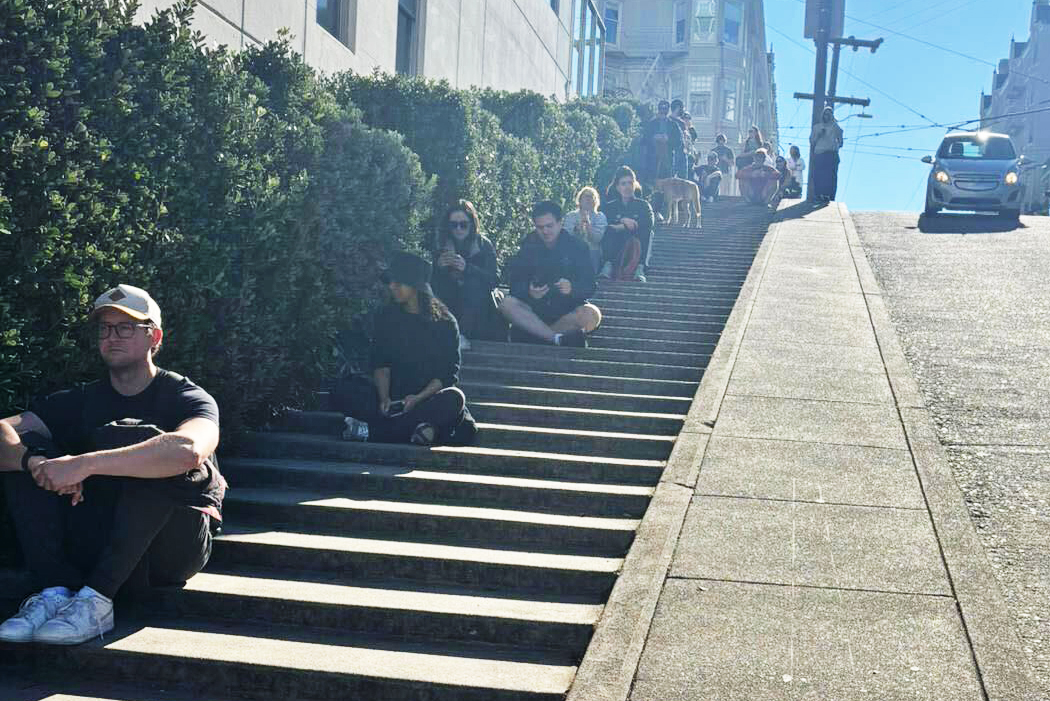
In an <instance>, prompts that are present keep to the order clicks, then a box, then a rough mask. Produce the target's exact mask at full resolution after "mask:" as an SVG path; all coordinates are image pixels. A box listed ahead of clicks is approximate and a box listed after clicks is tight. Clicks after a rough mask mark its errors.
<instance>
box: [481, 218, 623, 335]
mask: <svg viewBox="0 0 1050 701" xmlns="http://www.w3.org/2000/svg"><path fill="white" fill-rule="evenodd" d="M532 223H533V225H534V226H535V227H536V230H535V232H533V233H531V234H529V235H528V236H526V237H525V240H524V241H522V244H521V249H520V250H519V251H518V253H517V254H516V255H515V256H514V258H513V260H511V261H510V262H509V263H508V265H507V271H508V273H507V278H508V282H509V283H510V294H509V295H507V296H506V297H504V298H503V302H502V303H501V304H500V311H501V312H503V316H504V317H506V319H507V321H509V322H510V324H511V327H512V328H511V334H512V339H514V340H520V341H530V340H539V341H546V342H547V343H552V344H554V345H556V346H578V347H584V346H586V345H587V334H589V333H591V332H592V331H594V330H595V329H596V328H598V326H599V324H601V321H602V314H601V312H600V311H599V310H598V307H596V306H594V305H593V304H590V303H589V302H588V299H589V298H590V296H591V295H592V294H594V292H595V290H596V289H597V286H596V285H595V281H594V268H593V266H592V264H591V256H590V251H589V249H588V248H587V244H586V243H584V242H583V241H582V240H581V239H579V238H576V237H575V236H571V235H568V234H565V233H564V230H563V228H562V210H561V207H560V206H558V205H557V204H556V203H554V202H537V203H536V204H535V205H533V207H532Z"/></svg>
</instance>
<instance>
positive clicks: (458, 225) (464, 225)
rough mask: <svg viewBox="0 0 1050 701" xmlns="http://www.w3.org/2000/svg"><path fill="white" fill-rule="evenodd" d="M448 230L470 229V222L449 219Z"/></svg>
mask: <svg viewBox="0 0 1050 701" xmlns="http://www.w3.org/2000/svg"><path fill="white" fill-rule="evenodd" d="M448 228H450V229H469V228H470V222H469V221H457V220H455V219H450V220H449V222H448Z"/></svg>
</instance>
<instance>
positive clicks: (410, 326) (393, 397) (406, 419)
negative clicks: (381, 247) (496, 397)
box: [343, 252, 472, 446]
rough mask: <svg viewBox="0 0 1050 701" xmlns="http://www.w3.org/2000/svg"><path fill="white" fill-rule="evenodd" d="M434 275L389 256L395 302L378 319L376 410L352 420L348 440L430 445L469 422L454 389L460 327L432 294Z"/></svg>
mask: <svg viewBox="0 0 1050 701" xmlns="http://www.w3.org/2000/svg"><path fill="white" fill-rule="evenodd" d="M430 273H431V266H430V263H428V262H427V261H425V260H423V259H422V258H420V257H419V256H416V255H413V254H411V253H405V252H398V253H395V254H394V255H393V256H392V257H391V259H390V265H389V268H388V269H387V271H386V279H387V285H388V287H389V289H390V296H391V298H392V301H391V303H390V304H389V305H387V306H386V307H384V308H382V309H380V310H379V312H378V314H376V323H375V333H374V337H373V342H372V367H373V370H372V378H373V381H374V382H375V387H376V394H377V399H378V407H377V408H376V411H374V412H366V415H365V416H364V417H363V418H362V417H354V416H347V417H346V419H344V421H345V423H346V429H345V430H344V432H343V438H344V439H346V440H367V441H371V442H375V443H409V442H411V443H415V444H416V445H424V446H427V445H433V444H435V443H438V442H442V441H445V440H447V439H448V438H449V437H450V436H451V435H452V433H453V431H459V430H460V429H461V427H460V424H461V423H462V422H464V421H465V420H466V414H465V407H466V402H467V399H466V397H465V396H464V395H463V392H462V391H461V390H460V389H459V388H458V387H456V384H457V383H458V382H459V365H460V352H459V326H458V325H457V323H456V318H455V317H454V316H452V314H451V312H449V310H448V307H446V306H445V305H444V304H443V303H442V302H441V300H439V299H438V298H437V297H435V296H434V293H433V291H432V290H431V288H430ZM368 414H371V415H368ZM470 423H472V420H470Z"/></svg>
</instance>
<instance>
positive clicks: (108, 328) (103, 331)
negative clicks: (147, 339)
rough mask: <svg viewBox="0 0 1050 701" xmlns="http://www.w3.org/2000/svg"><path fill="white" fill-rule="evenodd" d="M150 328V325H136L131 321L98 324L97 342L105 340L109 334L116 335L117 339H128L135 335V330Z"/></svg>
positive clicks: (151, 326)
mask: <svg viewBox="0 0 1050 701" xmlns="http://www.w3.org/2000/svg"><path fill="white" fill-rule="evenodd" d="M152 328H153V325H152V324H136V323H133V322H131V321H122V322H120V323H119V324H106V323H100V324H99V325H98V340H100V341H104V340H106V339H107V338H109V335H110V334H111V333H115V334H117V338H123V339H128V338H131V337H132V336H134V335H135V329H152Z"/></svg>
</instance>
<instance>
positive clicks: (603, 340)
mask: <svg viewBox="0 0 1050 701" xmlns="http://www.w3.org/2000/svg"><path fill="white" fill-rule="evenodd" d="M588 344H589V345H590V346H593V347H595V348H608V347H614V348H626V349H631V350H641V351H648V350H652V351H657V350H663V351H671V352H673V353H685V354H690V355H696V356H704V357H710V355H711V354H712V353H714V351H715V344H714V343H686V342H679V341H660V340H654V339H651V338H644V337H642V338H620V337H609V336H592V337H591V338H590V339H589V340H588Z"/></svg>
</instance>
